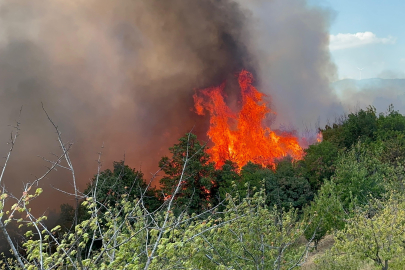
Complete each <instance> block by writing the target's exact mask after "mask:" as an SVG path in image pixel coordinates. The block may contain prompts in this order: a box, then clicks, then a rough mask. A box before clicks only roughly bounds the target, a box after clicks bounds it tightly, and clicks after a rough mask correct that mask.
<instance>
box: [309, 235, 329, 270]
mask: <svg viewBox="0 0 405 270" xmlns="http://www.w3.org/2000/svg"><path fill="white" fill-rule="evenodd" d="M334 243H335V241H334V240H333V236H332V235H327V236H325V238H324V239H322V240H321V241H320V242H319V244H318V250H316V251H315V250H314V251H313V252H311V253H309V255H308V259H307V261H306V262H305V263H304V264H303V265H302V268H301V269H303V270H310V269H313V268H314V266H315V264H314V260H315V259H316V258H317V257H319V256H321V255H323V254H324V253H325V251H326V250H328V249H330V248H331V247H332V246H333V244H334Z"/></svg>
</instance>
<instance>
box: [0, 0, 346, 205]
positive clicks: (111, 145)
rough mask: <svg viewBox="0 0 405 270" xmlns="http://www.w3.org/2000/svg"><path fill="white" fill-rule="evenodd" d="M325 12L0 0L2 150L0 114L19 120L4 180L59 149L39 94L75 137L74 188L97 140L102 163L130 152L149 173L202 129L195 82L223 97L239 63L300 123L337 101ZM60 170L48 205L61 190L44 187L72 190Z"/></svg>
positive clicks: (17, 180) (293, 6)
mask: <svg viewBox="0 0 405 270" xmlns="http://www.w3.org/2000/svg"><path fill="white" fill-rule="evenodd" d="M332 18H333V13H332V12H331V11H329V10H324V9H321V8H315V7H311V6H309V5H308V4H307V3H306V1H304V0H274V1H268V2H266V1H250V2H249V1H232V0H204V1H202V0H198V1H197V0H165V1H160V0H148V1H143V0H115V1H99V0H70V1H62V0H43V1H29V0H14V1H6V2H5V1H3V2H1V3H0V25H1V28H0V111H1V113H0V124H1V126H2V129H1V131H0V140H1V141H0V142H2V145H1V147H0V150H1V153H6V151H7V145H6V144H5V143H6V142H7V140H8V138H9V134H10V131H11V127H7V125H13V124H14V121H15V120H18V119H19V121H20V122H21V131H20V133H21V136H20V137H19V138H18V141H17V145H16V148H15V152H14V153H13V156H12V159H11V161H10V164H9V167H8V170H7V174H6V177H5V180H4V181H5V182H4V184H5V185H6V186H7V187H8V188H9V189H11V190H12V191H13V192H15V193H18V192H20V191H21V185H22V183H24V182H28V181H30V180H32V179H33V178H34V177H35V176H38V175H39V174H40V173H41V172H43V171H45V170H46V168H45V166H46V165H48V164H47V163H46V162H45V161H44V160H42V159H41V158H38V157H37V155H40V156H44V157H46V158H49V159H50V158H52V155H51V153H60V150H59V148H58V143H57V140H56V134H55V132H54V130H53V129H52V126H51V124H50V123H49V122H48V120H47V119H46V116H45V114H44V112H43V111H42V107H41V102H42V103H43V104H44V107H45V109H46V110H47V112H48V113H49V114H50V116H51V117H52V119H53V120H54V122H55V123H57V125H58V128H59V130H60V131H61V132H62V137H63V138H64V139H65V140H66V141H72V142H74V145H73V149H72V152H71V155H72V157H71V158H72V160H73V165H74V166H75V168H76V176H77V179H78V181H79V186H80V188H81V189H83V188H84V187H85V185H86V183H87V182H88V181H89V179H90V178H91V177H92V175H93V174H94V173H95V172H96V170H97V162H96V159H97V152H98V151H100V147H101V146H102V145H104V149H103V156H102V160H103V164H104V166H105V167H103V169H104V168H106V167H108V166H109V165H110V164H111V162H112V161H113V160H120V159H123V158H124V155H125V159H126V161H127V163H129V164H130V165H131V166H132V167H136V168H138V169H139V168H142V170H143V171H144V172H145V174H146V175H147V176H148V175H149V172H151V171H153V170H154V169H155V166H156V165H157V162H158V160H159V158H160V157H161V156H162V155H164V154H166V153H167V148H168V147H170V146H171V145H173V143H175V142H176V140H177V139H178V138H179V137H180V136H182V135H183V134H184V133H185V132H187V131H190V130H191V129H192V128H194V129H193V131H194V132H196V133H197V134H198V135H202V134H205V132H206V130H207V119H206V118H202V117H200V116H198V115H196V114H195V113H194V112H193V111H192V110H191V108H192V107H193V99H192V94H193V93H194V91H195V89H199V88H205V87H208V86H212V85H218V84H220V83H222V82H223V81H227V83H228V84H227V85H228V87H227V90H226V91H227V94H228V98H229V99H230V100H237V94H238V93H239V89H238V87H233V86H235V79H236V76H235V75H236V74H237V72H239V71H240V70H241V69H243V68H244V69H247V70H249V71H251V72H253V73H254V74H255V76H256V78H257V85H258V88H259V89H260V90H262V91H264V92H265V93H267V94H269V95H271V96H272V98H273V102H272V106H273V109H274V110H275V111H276V112H277V113H278V115H277V119H279V120H278V123H288V124H292V125H294V126H297V127H299V125H300V124H301V123H303V122H304V123H313V122H315V121H316V119H317V118H318V117H320V116H322V117H323V115H328V114H329V115H331V114H333V113H336V111H339V110H340V107H339V105H336V104H335V101H336V98H335V96H334V94H333V92H332V90H331V89H330V88H329V82H330V80H331V79H333V78H334V76H335V68H334V65H333V63H331V60H330V57H329V51H328V38H329V33H328V28H329V24H330V21H331V19H332ZM233 89H234V90H233ZM21 106H22V113H21V119H20V118H19V117H18V115H19V111H20V109H21ZM201 139H207V138H204V137H201ZM67 174H68V172H63V171H61V170H58V172H55V173H53V174H50V175H49V176H48V178H47V179H45V180H44V181H43V182H42V184H41V185H43V186H44V187H45V188H47V189H46V190H45V193H44V194H45V195H44V196H42V197H43V198H42V199H41V200H39V202H42V203H43V204H44V206H45V207H48V206H49V207H50V208H57V207H58V205H59V204H60V203H61V202H63V201H66V200H67V197H66V196H65V195H63V194H61V193H59V192H57V191H52V190H51V189H50V188H49V185H50V184H51V183H52V184H53V185H54V186H56V187H58V188H60V189H63V190H68V191H69V190H70V191H71V190H72V182H71V179H70V178H69V177H67V176H66V175H67ZM50 202H52V203H50Z"/></svg>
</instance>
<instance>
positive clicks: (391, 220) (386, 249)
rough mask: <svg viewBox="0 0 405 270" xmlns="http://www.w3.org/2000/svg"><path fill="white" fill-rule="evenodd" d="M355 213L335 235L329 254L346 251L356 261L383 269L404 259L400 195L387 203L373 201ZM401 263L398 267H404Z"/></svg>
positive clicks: (404, 205)
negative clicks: (371, 262) (367, 262)
mask: <svg viewBox="0 0 405 270" xmlns="http://www.w3.org/2000/svg"><path fill="white" fill-rule="evenodd" d="M355 213H356V214H355V216H354V217H352V218H350V219H349V220H348V222H347V225H346V227H345V229H344V230H342V231H341V232H339V233H338V234H337V235H336V237H335V245H334V247H333V250H332V251H333V253H331V254H329V256H332V257H334V256H342V254H343V256H342V257H343V259H344V257H345V254H347V255H349V254H350V255H351V256H353V257H355V258H357V259H358V260H359V261H363V262H364V261H367V260H371V261H373V262H374V264H375V265H376V266H378V267H380V269H382V270H387V269H389V267H388V266H389V263H390V262H394V261H396V260H398V259H399V260H402V259H403V252H404V241H405V234H404V232H405V203H404V199H403V197H402V195H400V196H398V195H397V194H393V195H391V197H390V198H389V199H388V200H387V201H386V202H384V201H379V200H373V201H372V202H370V204H369V205H367V207H365V208H358V209H356V211H355ZM337 254H340V255H337ZM396 263H397V265H398V262H396ZM400 265H401V266H400V267H401V268H397V269H403V268H402V267H404V266H405V265H404V264H403V263H402V264H400ZM390 269H392V268H390Z"/></svg>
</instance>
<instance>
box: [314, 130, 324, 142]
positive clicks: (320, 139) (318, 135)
mask: <svg viewBox="0 0 405 270" xmlns="http://www.w3.org/2000/svg"><path fill="white" fill-rule="evenodd" d="M322 141H323V134H322V131H319V132H318V134H316V142H318V143H321V142H322Z"/></svg>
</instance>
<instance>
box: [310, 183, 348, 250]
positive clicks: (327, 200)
mask: <svg viewBox="0 0 405 270" xmlns="http://www.w3.org/2000/svg"><path fill="white" fill-rule="evenodd" d="M304 214H305V219H306V221H307V222H308V224H309V225H308V229H307V230H306V231H305V237H306V239H308V240H309V239H313V240H314V243H315V249H317V248H318V243H319V241H320V240H321V239H323V238H324V237H325V235H326V234H327V233H328V232H331V231H336V230H341V229H343V228H344V225H345V222H344V219H345V217H346V213H345V211H344V209H343V206H342V203H341V202H340V197H339V196H338V194H337V190H336V183H334V182H332V181H330V180H328V181H326V182H325V183H324V185H323V186H322V187H321V189H320V190H319V192H318V194H317V195H315V199H314V201H313V202H312V203H311V204H310V205H309V206H308V207H306V208H305V210H304Z"/></svg>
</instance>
